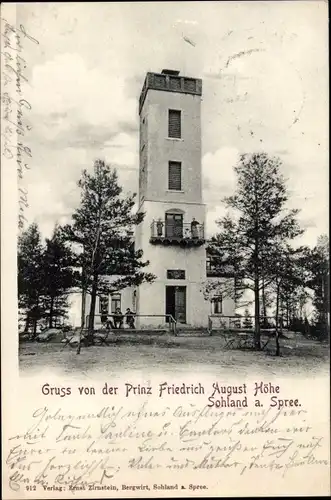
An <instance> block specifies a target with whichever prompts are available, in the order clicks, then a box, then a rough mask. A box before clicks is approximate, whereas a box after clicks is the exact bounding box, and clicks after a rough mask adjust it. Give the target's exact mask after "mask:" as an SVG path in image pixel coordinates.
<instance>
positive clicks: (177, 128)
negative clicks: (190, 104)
mask: <svg viewBox="0 0 331 500" xmlns="http://www.w3.org/2000/svg"><path fill="white" fill-rule="evenodd" d="M180 122H181V112H180V111H178V110H176V109H169V131H168V133H169V137H174V138H176V139H180V138H181V136H182V131H181V123H180Z"/></svg>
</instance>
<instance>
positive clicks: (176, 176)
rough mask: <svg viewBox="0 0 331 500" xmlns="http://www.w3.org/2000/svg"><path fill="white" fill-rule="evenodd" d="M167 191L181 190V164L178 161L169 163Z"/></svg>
mask: <svg viewBox="0 0 331 500" xmlns="http://www.w3.org/2000/svg"><path fill="white" fill-rule="evenodd" d="M168 189H169V190H171V191H180V190H181V189H182V164H181V162H180V161H169V176H168Z"/></svg>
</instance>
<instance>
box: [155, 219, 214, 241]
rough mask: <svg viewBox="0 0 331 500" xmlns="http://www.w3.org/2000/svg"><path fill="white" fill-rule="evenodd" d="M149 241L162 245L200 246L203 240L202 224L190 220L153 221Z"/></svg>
mask: <svg viewBox="0 0 331 500" xmlns="http://www.w3.org/2000/svg"><path fill="white" fill-rule="evenodd" d="M150 242H151V243H154V244H157V243H160V244H164V245H169V244H175V245H176V244H177V245H182V246H200V245H203V244H204V242H205V231H204V225H203V224H200V223H196V224H192V223H191V222H184V223H176V222H175V223H170V222H169V221H161V220H158V221H153V222H152V224H151V238H150Z"/></svg>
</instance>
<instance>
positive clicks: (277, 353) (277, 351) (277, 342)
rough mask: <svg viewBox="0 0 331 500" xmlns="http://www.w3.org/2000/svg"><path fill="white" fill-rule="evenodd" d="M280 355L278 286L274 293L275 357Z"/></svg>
mask: <svg viewBox="0 0 331 500" xmlns="http://www.w3.org/2000/svg"><path fill="white" fill-rule="evenodd" d="M279 355H280V345H279V285H277V291H276V356H279Z"/></svg>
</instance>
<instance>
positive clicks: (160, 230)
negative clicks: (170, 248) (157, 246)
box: [156, 219, 163, 236]
mask: <svg viewBox="0 0 331 500" xmlns="http://www.w3.org/2000/svg"><path fill="white" fill-rule="evenodd" d="M156 231H157V235H158V236H162V235H163V222H162V220H161V219H159V220H158V221H157V222H156Z"/></svg>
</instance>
